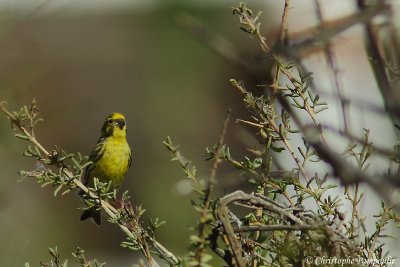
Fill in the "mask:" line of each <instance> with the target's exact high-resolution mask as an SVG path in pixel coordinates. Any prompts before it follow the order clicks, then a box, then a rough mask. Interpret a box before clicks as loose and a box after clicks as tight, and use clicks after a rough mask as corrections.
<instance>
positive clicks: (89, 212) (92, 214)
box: [81, 208, 101, 225]
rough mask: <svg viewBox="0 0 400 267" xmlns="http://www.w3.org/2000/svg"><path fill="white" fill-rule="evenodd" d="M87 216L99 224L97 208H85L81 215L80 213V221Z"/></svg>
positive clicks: (99, 217)
mask: <svg viewBox="0 0 400 267" xmlns="http://www.w3.org/2000/svg"><path fill="white" fill-rule="evenodd" d="M89 218H92V220H93V221H94V222H95V223H96V224H97V225H100V224H101V211H100V210H97V209H96V208H90V209H87V210H84V211H83V213H82V215H81V221H84V220H87V219H89Z"/></svg>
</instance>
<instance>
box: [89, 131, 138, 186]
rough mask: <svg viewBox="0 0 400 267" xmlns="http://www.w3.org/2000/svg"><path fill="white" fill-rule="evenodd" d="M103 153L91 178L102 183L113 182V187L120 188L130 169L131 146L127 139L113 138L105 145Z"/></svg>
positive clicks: (91, 173)
mask: <svg viewBox="0 0 400 267" xmlns="http://www.w3.org/2000/svg"><path fill="white" fill-rule="evenodd" d="M103 151H104V153H103V155H102V157H101V158H100V159H99V160H98V162H97V163H96V166H95V167H94V168H93V169H92V171H91V172H90V176H91V177H96V178H98V179H99V180H100V181H101V182H109V181H111V182H112V187H118V186H119V185H121V183H122V182H123V180H124V178H125V174H126V172H127V170H128V167H129V158H130V154H131V150H130V148H129V145H128V143H127V142H126V139H125V138H117V137H111V138H109V139H108V140H107V141H106V143H105V144H104V148H103Z"/></svg>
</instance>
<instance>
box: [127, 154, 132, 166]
mask: <svg viewBox="0 0 400 267" xmlns="http://www.w3.org/2000/svg"><path fill="white" fill-rule="evenodd" d="M131 165H132V151H130V152H129V159H128V168H130V167H131Z"/></svg>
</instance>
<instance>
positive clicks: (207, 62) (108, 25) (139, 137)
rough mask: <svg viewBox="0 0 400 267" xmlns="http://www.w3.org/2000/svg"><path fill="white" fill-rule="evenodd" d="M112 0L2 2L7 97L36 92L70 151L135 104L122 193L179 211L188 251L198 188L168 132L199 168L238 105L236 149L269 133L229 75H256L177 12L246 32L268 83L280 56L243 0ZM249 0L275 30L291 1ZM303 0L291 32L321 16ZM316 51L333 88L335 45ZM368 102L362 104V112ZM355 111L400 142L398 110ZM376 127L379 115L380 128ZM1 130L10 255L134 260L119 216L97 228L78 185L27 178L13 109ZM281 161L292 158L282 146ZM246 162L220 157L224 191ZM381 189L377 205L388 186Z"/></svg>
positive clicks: (248, 56)
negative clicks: (250, 19)
mask: <svg viewBox="0 0 400 267" xmlns="http://www.w3.org/2000/svg"><path fill="white" fill-rule="evenodd" d="M25 2H26V3H25ZM110 2H111V1H109V2H107V1H99V2H98V3H102V4H101V5H100V4H99V5H96V3H97V2H93V1H87V2H85V1H81V2H80V1H67V0H64V1H60V2H53V1H44V2H43V3H42V4H40V5H39V4H38V3H37V2H35V1H29V0H26V1H5V2H2V3H0V55H1V57H0V101H2V100H5V101H7V102H8V108H9V109H17V108H19V107H20V106H22V105H23V104H29V103H30V102H31V100H32V99H33V98H36V100H37V101H38V104H39V108H40V111H41V115H42V117H44V119H45V122H44V123H41V124H39V125H38V127H37V129H36V135H37V137H38V140H39V141H40V142H41V143H42V144H43V145H44V146H45V147H47V148H48V149H51V148H52V147H53V146H54V145H59V146H61V147H62V148H63V149H64V150H66V151H68V152H78V151H79V152H81V153H83V154H89V153H90V151H91V150H92V148H93V146H94V145H95V143H96V141H97V139H98V137H99V134H100V128H101V125H102V123H103V119H104V118H105V116H106V115H108V114H109V113H111V112H114V111H117V112H122V113H124V114H125V115H126V117H127V120H128V141H129V143H130V145H131V146H132V148H133V165H132V168H131V169H130V171H129V173H128V175H127V179H126V182H125V183H124V185H123V188H122V189H121V191H123V190H129V191H130V193H131V195H132V198H133V202H134V203H135V204H136V205H140V204H142V205H143V207H144V208H145V209H146V210H147V212H146V214H145V218H147V217H158V218H160V219H161V220H165V221H166V222H167V223H166V225H164V226H163V227H161V228H160V229H159V230H158V239H159V241H160V242H161V243H162V244H164V245H165V246H166V247H167V248H168V249H170V250H171V251H172V252H174V253H176V254H177V255H183V254H184V253H185V252H186V251H187V249H186V248H187V244H188V240H189V236H190V234H191V231H190V230H189V226H193V225H194V224H195V222H196V219H197V214H196V213H195V212H194V211H193V209H192V207H191V204H190V199H191V198H192V197H193V195H190V194H189V195H187V194H183V193H182V191H181V190H179V188H181V187H182V186H184V185H182V183H181V182H182V181H184V174H183V173H182V171H181V170H180V168H179V166H178V164H177V163H176V162H171V155H170V154H169V152H168V151H167V150H166V149H165V148H164V146H163V144H162V141H163V140H164V139H165V138H166V136H171V138H172V140H173V141H174V143H176V144H180V145H181V146H180V147H181V150H182V152H183V153H184V154H185V156H186V157H187V158H188V159H190V160H192V161H193V162H194V163H195V165H196V166H197V168H198V175H199V177H205V176H206V175H208V169H209V167H210V165H209V163H208V162H206V161H204V151H205V147H206V146H208V147H211V146H213V145H214V144H215V143H216V142H217V139H218V134H219V130H220V126H221V123H222V121H223V119H224V117H225V113H226V110H227V109H228V108H232V109H233V113H232V120H231V123H230V126H229V128H228V135H227V139H226V143H227V144H229V145H230V147H231V151H232V153H233V155H234V156H235V157H236V158H238V159H241V158H242V154H243V151H244V147H252V146H255V145H256V144H257V140H256V139H255V138H254V137H253V135H250V134H249V131H248V129H244V128H243V127H241V126H240V125H238V124H235V119H236V118H246V117H247V116H248V114H246V113H245V112H244V108H243V105H242V101H241V98H240V96H239V95H238V94H237V92H236V91H234V89H233V88H232V87H231V85H230V84H229V79H230V78H236V79H238V80H244V81H245V82H246V85H248V87H250V85H252V84H253V85H254V82H255V81H254V80H250V78H249V77H247V76H245V75H244V74H243V73H244V72H243V70H242V69H240V68H238V67H237V66H236V65H234V64H232V63H230V62H227V61H226V60H224V59H223V58H221V57H220V56H218V55H217V54H216V53H214V52H213V51H212V50H211V49H209V48H208V47H207V45H205V44H204V43H203V42H202V41H201V39H204V38H206V37H207V36H204V35H202V34H200V35H197V36H196V34H193V33H191V32H190V31H189V30H187V29H186V28H185V27H183V26H182V23H178V21H179V18H182V14H190V15H191V16H193V17H194V18H196V19H197V20H199V21H200V22H201V23H203V26H204V27H205V29H207V30H208V31H211V32H215V33H218V34H221V35H222V36H224V37H225V38H227V39H228V40H229V41H230V42H232V43H233V44H235V46H236V47H237V48H238V49H239V50H240V51H241V52H242V54H240V56H241V60H243V61H246V62H253V61H256V62H258V65H256V66H257V68H259V69H257V70H256V73H260V74H261V75H262V76H260V77H258V78H257V79H256V82H258V83H265V84H267V81H264V80H263V79H266V78H268V77H270V70H269V66H268V64H265V62H266V60H265V58H263V57H262V56H260V48H259V45H258V44H257V42H256V40H251V39H250V38H249V36H248V35H246V34H244V33H243V32H241V31H240V30H239V26H238V22H237V18H236V17H234V16H233V15H232V12H231V6H234V5H237V3H238V2H239V1H220V2H218V4H216V3H215V2H213V1H166V0H165V1H145V0H143V1H133V2H129V1H122V0H121V1H117V2H121V5H120V6H116V7H115V6H113V5H112V4H110ZM127 2H129V4H126V3H127ZM248 2H249V3H248V4H249V6H251V7H252V8H253V10H255V11H257V10H258V9H262V10H263V14H262V17H261V21H262V22H263V30H264V31H265V32H266V33H267V36H272V39H273V36H274V35H275V34H276V32H277V29H279V27H278V26H279V21H280V18H281V11H282V8H283V1H276V0H269V1H248ZM291 2H292V9H291V11H290V12H291V13H290V17H289V29H290V31H291V32H292V31H299V30H302V29H304V28H307V27H309V26H312V25H315V23H316V17H315V16H314V10H313V9H312V5H311V3H312V1H305V0H304V1H303V0H293V1H291ZM322 2H323V3H324V4H325V6H326V7H327V9H326V10H325V11H326V16H327V17H329V18H332V16H331V15H332V14H333V17H334V16H342V15H344V14H343V12H344V11H346V12H347V13H351V12H354V8H351V7H350V6H349V2H350V1H348V0H340V1H335V2H334V3H333V2H332V4H331V5H332V6H331V7H330V6H329V3H328V2H330V1H322ZM5 3H9V5H7V4H5ZM85 3H86V4H85ZM123 3H125V4H123ZM340 3H341V5H342V6H340ZM25 4H26V5H25ZM343 5H344V6H346V5H347V7H346V8H343ZM335 14H336V15H335ZM354 36H357V37H356V38H355V37H354ZM345 38H347V39H346V42H343V41H342V40H343V39H341V41H342V42H341V44H343V43H345V44H346V45H342V46H341V47H340V46H339V49H338V51H337V52H338V57H340V58H344V59H345V60H344V61H342V62H339V63H342V64H343V65H342V66H341V67H342V69H341V70H342V71H343V76H342V77H343V80H344V83H343V86H344V87H345V88H348V89H351V90H353V91H354V90H357V88H362V90H364V91H363V92H365V90H370V91H373V90H375V94H374V95H371V96H370V97H371V99H373V100H376V99H378V100H377V101H379V99H380V98H379V94H377V93H376V88H375V84H374V81H373V75H372V74H371V71H370V69H369V65H368V63H365V62H364V61H365V54H362V51H363V44H362V42H361V41H360V40H361V39H362V38H361V37H360V34H358V35H353V32H350V34H347V35H346V36H345ZM355 39H356V42H354V40H355ZM360 51H361V53H360ZM346 53H347V54H346ZM321 58H322V59H321ZM308 60H309V62H308V64H309V66H311V67H313V68H311V71H313V72H317V74H316V75H315V76H316V78H315V79H316V81H317V83H318V85H320V88H318V89H319V90H323V89H324V88H325V89H326V88H328V91H329V90H331V88H332V87H331V85H332V84H330V82H331V81H330V80H329V77H328V78H326V77H325V76H324V75H318V71H319V72H320V73H319V74H325V75H326V73H327V69H328V68H327V66H326V63H325V62H324V63H321V62H322V60H323V57H319V58H318V57H313V56H311V57H310V58H308ZM362 60H364V61H362ZM310 62H311V63H310ZM360 62H363V64H360ZM306 63H307V61H306ZM324 64H325V65H324ZM349 64H355V66H353V65H349ZM345 66H347V67H348V69H346V67H345ZM349 66H351V67H349ZM365 73H369V74H370V75H365ZM366 77H370V79H367V78H366ZM251 78H253V79H254V77H251ZM346 79H347V80H346ZM363 82H364V83H366V84H365V85H363ZM357 83H359V84H358V86H359V87H357V86H355V84H357ZM360 84H361V86H360ZM368 88H369V89H368ZM353 91H352V92H353ZM349 92H350V91H349ZM368 92H369V91H368ZM363 94H364V95H368V94H367V93H363ZM377 95H378V96H377ZM329 100H331V102H332V106H331V107H330V109H329V110H328V111H327V113H328V114H327V116H326V118H325V120H326V121H328V122H332V121H335V120H334V119H333V118H337V117H339V115H338V111H337V110H338V109H335V100H332V99H329ZM330 104H331V103H330ZM336 104H337V103H336ZM379 104H381V103H379ZM359 111H360V110H354V113H353V114H355V113H359V116H363V113H360V112H359ZM330 112H331V113H330ZM357 115H358V114H357ZM365 116H367V117H368V115H365ZM352 119H353V120H354V121H356V122H357V124H356V125H357V127H355V128H356V131H357V130H361V129H362V128H363V127H367V128H371V129H372V130H371V133H372V134H371V138H372V139H374V138H376V139H377V140H376V141H377V142H378V143H379V142H386V143H385V144H386V145H388V144H391V143H392V142H394V140H393V133H392V132H391V131H387V130H386V129H387V128H385V127H387V123H388V122H387V120H382V119H381V118H377V119H375V121H370V120H368V119H365V118H364V117H362V118H361V119H360V118H359V117H355V116H353V117H352ZM386 119H387V118H386ZM337 120H339V119H337ZM379 123H382V125H383V124H384V125H383V126H382V125H380V124H379ZM374 125H375V126H376V125H378V126H376V127H375V128H376V129H375V131H374ZM358 126H360V127H358ZM383 134H385V135H383ZM383 137H384V138H383ZM0 140H1V141H0V157H1V161H0V168H1V173H0V266H23V264H24V263H25V262H30V263H31V266H38V265H39V262H40V261H48V259H49V258H50V256H49V255H48V253H47V247H49V246H50V247H54V246H56V245H57V246H58V247H59V251H60V253H61V256H62V257H70V253H71V252H72V251H74V250H75V249H76V247H77V246H80V247H82V248H83V249H85V250H86V252H87V256H88V258H89V259H91V258H97V259H98V260H99V261H106V262H107V266H131V265H132V264H133V263H136V262H137V261H138V256H140V255H139V254H135V253H132V252H131V251H129V250H126V249H123V248H121V247H120V245H119V244H120V242H121V241H123V239H124V238H125V236H124V235H123V234H122V232H121V231H120V230H119V229H118V228H117V227H116V226H113V225H110V224H107V223H104V224H102V225H101V227H100V228H99V227H96V226H94V224H92V223H91V222H89V221H86V222H80V221H79V216H80V211H79V210H78V208H79V207H81V206H82V203H81V201H80V199H79V198H78V197H76V195H75V194H68V195H66V196H58V197H56V198H54V196H53V194H52V192H53V189H52V188H45V189H41V188H40V187H39V186H38V185H37V184H36V182H35V181H34V180H30V179H27V180H24V181H22V182H20V183H17V182H16V181H17V180H18V178H19V177H18V175H17V172H18V170H20V169H24V170H32V169H34V168H35V167H36V165H35V163H34V162H32V161H30V160H28V159H25V158H24V157H22V156H21V153H22V151H23V150H24V148H25V144H24V142H22V141H20V140H16V139H15V138H14V136H13V133H12V131H11V130H10V127H9V122H8V121H7V119H6V118H4V117H3V116H1V117H0ZM374 142H375V141H374ZM341 145H343V143H341ZM282 162H283V164H284V165H291V163H289V161H288V160H286V159H285V158H284V157H282ZM288 168H289V167H288ZM239 174H240V173H239V172H237V171H234V170H233V169H232V168H230V167H229V166H222V168H221V169H219V175H218V182H219V183H218V188H217V190H219V193H220V194H223V193H225V192H230V191H232V190H234V189H235V188H239V187H240V188H243V179H244V178H243V177H240V176H238V175H239ZM370 199H371V198H370ZM371 201H372V202H374V203H373V205H375V206H376V205H378V206H379V200H377V198H372V200H371ZM370 205H372V204H371V203H366V204H365V206H366V207H368V208H367V209H366V210H367V211H366V212H372V211H370V210H373V209H369V207H371V206H370ZM392 251H393V250H392ZM391 255H392V256H395V254H394V253H392V254H391ZM71 266H74V265H73V263H72V262H71Z"/></svg>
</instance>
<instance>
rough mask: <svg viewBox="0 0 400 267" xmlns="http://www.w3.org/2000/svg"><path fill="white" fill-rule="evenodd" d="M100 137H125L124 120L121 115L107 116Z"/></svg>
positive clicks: (115, 113)
mask: <svg viewBox="0 0 400 267" xmlns="http://www.w3.org/2000/svg"><path fill="white" fill-rule="evenodd" d="M101 136H102V137H108V136H114V137H125V136H126V120H125V116H124V115H122V114H121V113H117V112H114V113H111V114H110V115H108V116H107V118H106V121H105V122H104V124H103V127H102V128H101Z"/></svg>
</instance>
